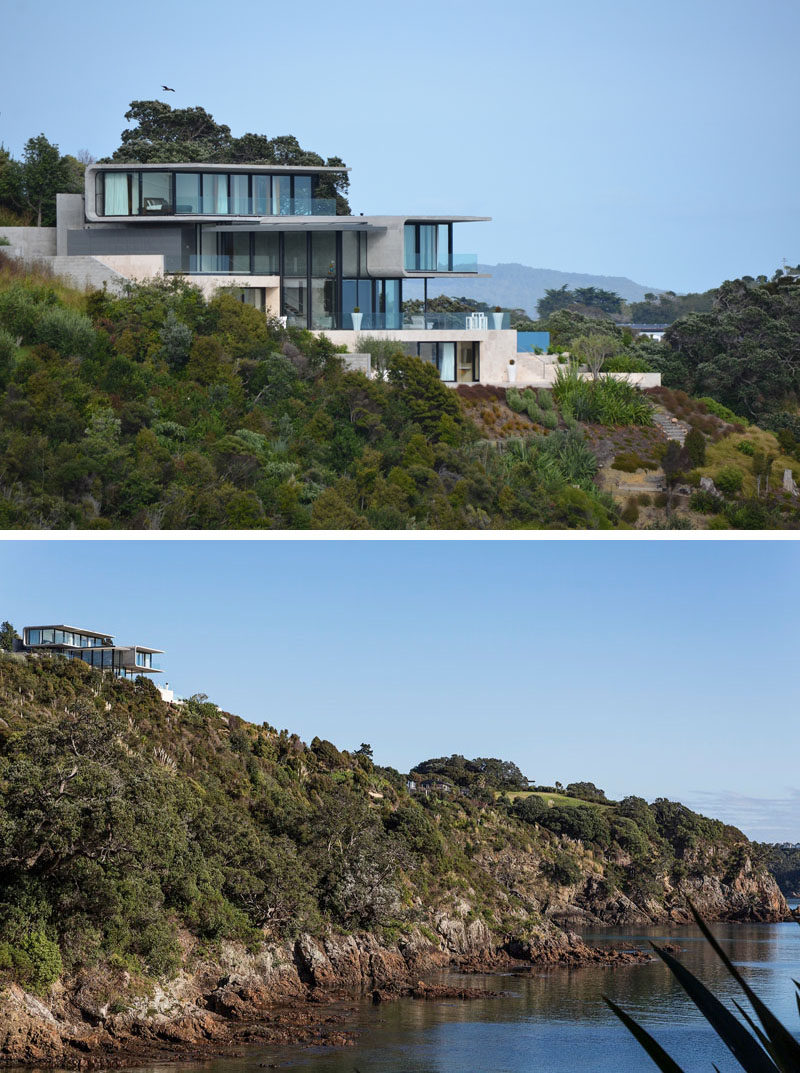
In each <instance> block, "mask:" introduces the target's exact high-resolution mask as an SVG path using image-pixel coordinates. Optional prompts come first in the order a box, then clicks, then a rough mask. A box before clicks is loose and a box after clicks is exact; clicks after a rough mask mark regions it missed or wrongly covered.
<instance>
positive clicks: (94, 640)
mask: <svg viewBox="0 0 800 1073" xmlns="http://www.w3.org/2000/svg"><path fill="white" fill-rule="evenodd" d="M14 648H15V651H17V652H39V653H44V654H45V655H51V656H63V657H64V658H66V659H79V660H82V661H83V662H84V663H88V664H89V666H90V667H95V668H97V670H101V671H110V672H111V673H113V674H115V675H117V676H118V677H119V678H137V677H138V676H139V675H140V674H161V673H162V672H161V668H160V667H159V666H158V665H157V664H156V663H154V661H153V656H160V655H163V649H160V648H148V647H147V646H145V645H116V644H114V638H113V636H112V635H111V634H110V633H100V632H98V631H97V630H85V629H79V628H78V627H77V626H64V625H58V626H25V627H24V628H23V630H22V640H20V641H16V642H15V645H14ZM160 692H161V694H162V697H164V699H165V700H171V699H172V696H171V695H170V696H169V697H167V696H164V694H165V693H170V694H171V691H170V690H168V689H164V690H160Z"/></svg>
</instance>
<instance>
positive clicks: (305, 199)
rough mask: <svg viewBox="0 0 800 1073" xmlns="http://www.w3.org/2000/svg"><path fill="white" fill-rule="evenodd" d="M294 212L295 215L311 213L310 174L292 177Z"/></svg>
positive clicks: (308, 214)
mask: <svg viewBox="0 0 800 1073" xmlns="http://www.w3.org/2000/svg"><path fill="white" fill-rule="evenodd" d="M294 214H295V216H310V215H311V176H310V175H295V177H294Z"/></svg>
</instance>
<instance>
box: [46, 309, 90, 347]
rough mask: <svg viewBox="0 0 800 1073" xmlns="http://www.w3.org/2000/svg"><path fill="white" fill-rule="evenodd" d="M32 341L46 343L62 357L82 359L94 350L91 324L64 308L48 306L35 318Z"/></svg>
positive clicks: (85, 318)
mask: <svg viewBox="0 0 800 1073" xmlns="http://www.w3.org/2000/svg"><path fill="white" fill-rule="evenodd" d="M33 334H34V340H35V342H37V343H46V344H47V346H49V347H52V348H53V350H57V351H58V353H59V354H62V355H63V356H64V357H66V358H68V357H72V356H73V355H78V356H80V357H84V356H86V355H87V354H89V353H90V352H91V351H92V350H93V348H94V342H95V332H94V328H93V327H92V322H91V320H89V318H88V317H87V316H86V315H85V314H83V313H78V312H76V310H74V309H67V308H66V306H49V307H47V308H45V309H43V310H42V311H41V312H40V313H39V314H38V316H37V318H36V323H35V325H34V329H33Z"/></svg>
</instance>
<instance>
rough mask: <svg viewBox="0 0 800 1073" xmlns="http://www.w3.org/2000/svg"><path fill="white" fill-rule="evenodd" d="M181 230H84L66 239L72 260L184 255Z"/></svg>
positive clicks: (69, 235)
mask: <svg viewBox="0 0 800 1073" xmlns="http://www.w3.org/2000/svg"><path fill="white" fill-rule="evenodd" d="M181 237H182V236H181V228H180V227H153V226H147V225H144V224H143V225H142V226H141V227H81V228H80V229H79V230H72V229H70V231H69V233H68V235H67V247H68V253H69V255H70V256H71V257H72V256H85V255H87V254H90V255H105V254H109V253H111V254H115V255H116V254H164V255H166V256H168V257H180V255H181Z"/></svg>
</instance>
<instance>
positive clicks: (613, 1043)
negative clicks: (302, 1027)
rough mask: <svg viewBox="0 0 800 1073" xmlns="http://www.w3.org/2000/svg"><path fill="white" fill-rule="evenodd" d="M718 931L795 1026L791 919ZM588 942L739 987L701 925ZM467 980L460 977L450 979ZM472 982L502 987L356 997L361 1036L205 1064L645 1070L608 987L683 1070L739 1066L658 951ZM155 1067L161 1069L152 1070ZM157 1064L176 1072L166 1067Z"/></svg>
mask: <svg viewBox="0 0 800 1073" xmlns="http://www.w3.org/2000/svg"><path fill="white" fill-rule="evenodd" d="M713 930H714V934H715V935H716V936H717V938H718V939H720V941H721V942H722V943H723V945H724V946H725V948H726V950H727V951H728V952H729V953H730V954H731V955H732V957H733V960H734V961H736V962H737V963H738V964H739V965H740V966H741V967H742V970H743V972H744V974H745V976H746V977H747V978H748V980H749V981H750V982H751V983H752V984H753V986H754V987H755V988H756V990H757V991H758V992H759V994H760V995H761V997H762V998H764V999H765V1000H766V1001H767V1003H768V1004H769V1005H770V1006H771V1008H772V1009H773V1010H774V1011H775V1012H776V1013H777V1014H778V1016H780V1017H781V1018H782V1019H783V1020H784V1021H785V1022H786V1023H788V1024H789V1026H790V1027H792V1028H794V1027H795V1026H796V1025H797V1010H796V1007H795V1000H794V989H793V987H792V983H791V978H792V977H793V976H794V977H795V978H800V929H799V928H798V927H797V925H796V924H791V923H787V924H773V925H769V924H761V925H726V924H722V925H718V926H715V928H714V929H713ZM586 938H587V941H589V942H592V943H595V944H600V943H602V942H611V943H614V944H615V945H620V946H626V947H632V946H638V947H642V946H644V945H646V943H647V941H648V940H652V941H654V942H657V943H665V942H669V943H674V944H677V945H678V946H680V947H681V948H682V949H683V952H682V953H681V954H680V958H681V960H682V961H683V962H684V963H685V964H686V965H687V966H688V967H689V968H691V969H692V971H693V972H696V973H697V974H698V975H700V976H702V978H703V980H704V981H705V982H706V983H708V984H709V985H710V986H711V987H712V988H713V989H714V990H715V991H716V993H717V994H718V995H719V996H720V997H721V998H722V999H723V1001H726V1004H729V1002H728V1000H729V999H730V998H731V997H736V998H737V999H739V998H740V995H739V994H738V993H737V991H736V989H735V987H733V986H732V985H731V982H730V980H729V978H728V977H727V975H726V973H725V971H724V969H723V968H722V967H721V966H720V965H719V963H718V962H717V961H716V959H715V958H714V955H713V954H712V953H711V952H710V951H709V950H708V948H707V946H706V945H705V943H704V942H703V940H702V937H701V936H700V934H699V932H698V931H697V929H696V928H689V927H683V928H677V927H676V928H674V929H672V930H665V929H664V928H663V927H662V928H652V929H638V930H637V931H636V932H630V931H625V930H624V929H611V928H609V929H604V930H602V931H593V932H589V933H586ZM456 979H457V980H458V982H459V983H460V984H462V985H463V983H464V977H457V978H456ZM468 983H469V986H475V987H486V988H489V989H491V990H494V991H503V992H505V994H504V995H503V997H502V998H498V999H487V1000H479V1001H476V1002H455V1001H453V1002H415V1001H412V1000H406V1001H403V1002H398V1003H393V1004H390V1005H383V1006H377V1007H373V1006H371V1005H368V1004H367V1003H364V1004H361V1005H359V1006H358V1007H357V1012H356V1013H354V1014H353V1015H352V1016H353V1018H354V1019H355V1021H354V1024H353V1027H355V1028H357V1029H358V1031H359V1042H358V1045H357V1046H356V1047H349V1048H337V1049H335V1050H324V1049H319V1048H316V1049H312V1050H305V1051H303V1052H302V1053H299V1054H298V1052H297V1051H291V1050H288V1049H281V1050H277V1049H273V1050H267V1051H258V1052H254V1053H253V1054H252V1055H251V1056H250V1057H249V1058H248V1059H247V1060H244V1059H238V1060H225V1061H217V1062H209V1063H206V1064H205V1065H203V1066H202V1067H197V1068H198V1069H203V1070H204V1071H206V1073H257V1071H258V1070H259V1069H260V1068H263V1067H264V1066H267V1065H271V1064H273V1063H274V1064H275V1066H276V1067H277V1068H280V1069H284V1070H287V1071H290V1073H354V1071H358V1073H576V1071H581V1073H645V1071H647V1070H649V1069H650V1068H654V1067H652V1066H651V1064H650V1060H649V1059H648V1058H647V1057H646V1056H645V1055H644V1053H643V1052H642V1051H641V1049H640V1048H639V1047H638V1046H637V1044H636V1043H635V1042H634V1041H633V1040H632V1039H631V1038H630V1037H629V1036H628V1034H627V1033H626V1031H625V1030H624V1029H623V1028H622V1026H621V1025H620V1024H619V1023H618V1022H617V1021H616V1019H615V1018H614V1017H613V1015H612V1014H611V1013H610V1011H609V1010H608V1009H607V1007H606V1006H605V1005H604V1003H603V1001H602V997H601V996H602V995H603V994H607V995H609V996H610V997H611V998H613V999H614V1000H615V1001H617V1002H619V1003H620V1005H622V1006H624V1007H625V1008H626V1009H627V1010H629V1011H630V1012H632V1013H633V1014H634V1015H635V1016H637V1017H638V1018H639V1019H641V1020H642V1021H643V1022H644V1023H645V1024H646V1025H647V1027H649V1028H650V1029H651V1030H652V1031H653V1033H654V1034H655V1035H656V1036H657V1038H658V1039H659V1041H660V1042H661V1043H662V1045H663V1046H664V1047H666V1048H667V1050H668V1051H670V1053H672V1054H673V1055H674V1056H675V1057H676V1058H678V1060H679V1062H680V1064H681V1065H682V1066H684V1067H685V1069H686V1070H687V1071H688V1073H695V1071H697V1073H699V1071H700V1070H702V1071H704V1073H707V1071H708V1070H710V1069H711V1062H716V1063H717V1065H718V1066H719V1069H720V1071H721V1073H729V1071H730V1073H733V1071H734V1070H738V1069H739V1067H738V1065H737V1064H736V1063H735V1062H734V1060H733V1058H732V1057H731V1056H730V1055H729V1053H728V1052H727V1051H726V1050H725V1048H724V1047H722V1046H721V1045H720V1044H719V1042H718V1040H717V1039H716V1037H715V1036H714V1034H713V1033H712V1032H711V1031H710V1030H709V1029H708V1028H707V1026H706V1024H705V1022H704V1021H703V1020H702V1018H701V1017H700V1015H699V1014H697V1013H696V1012H694V1009H693V1007H691V1006H690V1004H689V1003H688V1001H687V1000H686V999H685V997H684V995H683V992H682V991H681V989H680V988H679V987H678V985H677V984H676V983H675V982H674V980H673V978H672V976H671V975H670V973H669V972H668V971H667V969H666V967H665V966H664V965H663V964H662V963H661V962H660V961H656V962H652V963H649V964H644V965H619V966H616V967H614V966H588V967H586V968H583V969H554V970H551V971H543V970H535V971H534V972H533V973H531V974H530V975H527V974H526V975H524V976H521V975H515V974H513V975H505V976H477V977H470V979H469V981H468ZM153 1073H156V1071H155V1070H154V1071H153ZM158 1073H174V1070H169V1068H168V1067H161V1068H160V1069H159V1070H158Z"/></svg>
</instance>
